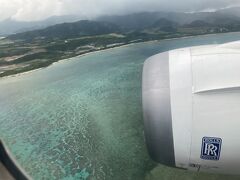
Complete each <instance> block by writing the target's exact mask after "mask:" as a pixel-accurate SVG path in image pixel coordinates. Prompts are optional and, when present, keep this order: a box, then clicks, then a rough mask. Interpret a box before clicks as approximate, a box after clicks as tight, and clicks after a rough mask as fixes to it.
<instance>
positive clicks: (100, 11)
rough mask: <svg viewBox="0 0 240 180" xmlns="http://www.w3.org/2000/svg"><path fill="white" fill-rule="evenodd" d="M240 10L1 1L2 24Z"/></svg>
mask: <svg viewBox="0 0 240 180" xmlns="http://www.w3.org/2000/svg"><path fill="white" fill-rule="evenodd" d="M235 6H240V0H0V21H1V20H4V19H7V18H11V19H14V20H18V21H37V20H42V19H46V18H48V17H50V16H53V15H74V14H77V15H79V16H80V17H83V18H86V17H87V18H94V17H96V16H100V15H112V14H128V13H133V12H140V11H181V12H193V11H214V10H215V9H221V8H226V7H235Z"/></svg>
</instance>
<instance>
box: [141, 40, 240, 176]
mask: <svg viewBox="0 0 240 180" xmlns="http://www.w3.org/2000/svg"><path fill="white" fill-rule="evenodd" d="M142 93H143V112H144V124H145V137H146V143H147V147H148V151H149V154H150V156H151V157H152V158H153V159H154V160H155V161H157V162H159V163H162V164H165V165H168V166H171V167H178V168H184V169H188V170H193V171H207V172H214V173H226V174H240V41H238V42H233V43H228V44H223V45H208V46H199V47H190V48H183V49H177V50H172V51H169V52H164V53H160V54H157V55H155V56H152V57H150V58H149V59H147V60H146V62H145V63H144V70H143V90H142Z"/></svg>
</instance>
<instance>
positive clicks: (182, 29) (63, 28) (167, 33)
mask: <svg viewBox="0 0 240 180" xmlns="http://www.w3.org/2000/svg"><path fill="white" fill-rule="evenodd" d="M136 16H137V15H136ZM125 18H126V17H125ZM138 18H139V16H138ZM105 20H106V21H105V22H104V21H88V20H82V21H77V22H73V23H63V24H57V25H53V26H50V27H47V28H45V29H40V30H32V31H28V32H23V33H17V34H12V35H9V36H7V37H5V38H1V39H0V77H3V76H9V75H14V74H17V73H22V72H26V71H30V70H34V69H38V68H42V67H47V66H49V65H51V64H52V63H54V62H56V61H59V60H62V59H67V58H70V57H74V56H78V55H82V54H86V53H89V52H94V51H99V50H104V49H108V48H113V47H118V46H123V45H127V44H131V43H139V42H145V41H153V40H163V39H170V38H180V37H187V36H196V35H205V34H213V33H226V32H236V31H239V30H240V21H239V20H235V19H234V20H232V19H231V20H229V19H227V20H226V19H224V20H223V19H217V20H215V21H214V22H213V21H212V22H205V21H203V20H194V21H192V22H190V23H188V24H179V23H177V22H175V21H173V20H169V19H167V18H160V19H158V20H156V21H154V22H151V23H150V22H149V21H147V20H146V19H145V20H142V24H141V23H140V24H137V25H135V26H134V25H133V24H132V23H131V22H128V23H129V24H128V25H129V26H127V25H126V24H124V25H122V24H121V23H116V24H115V23H113V22H111V21H110V20H108V19H105ZM107 20H108V22H107ZM135 21H136V20H135ZM144 21H145V22H144ZM119 22H120V21H119ZM137 22H141V20H138V21H137ZM147 22H148V23H147Z"/></svg>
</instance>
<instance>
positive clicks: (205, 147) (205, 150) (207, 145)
mask: <svg viewBox="0 0 240 180" xmlns="http://www.w3.org/2000/svg"><path fill="white" fill-rule="evenodd" d="M221 146H222V139H221V138H216V137H203V138H202V150H201V156H200V157H201V159H206V160H215V161H217V160H219V158H220V152H221Z"/></svg>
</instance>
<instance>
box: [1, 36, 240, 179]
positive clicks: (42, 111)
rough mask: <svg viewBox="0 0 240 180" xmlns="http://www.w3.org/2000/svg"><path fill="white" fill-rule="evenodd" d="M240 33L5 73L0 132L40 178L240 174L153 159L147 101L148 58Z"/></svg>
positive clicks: (139, 47) (124, 49)
mask: <svg viewBox="0 0 240 180" xmlns="http://www.w3.org/2000/svg"><path fill="white" fill-rule="evenodd" d="M233 40H240V33H231V34H221V35H220V34H219V35H208V36H199V37H191V38H186V39H174V40H166V41H161V42H149V43H141V44H134V45H130V46H127V47H121V48H115V49H110V50H106V51H102V52H96V53H92V54H89V55H86V56H82V57H75V58H71V59H69V60H65V61H61V62H59V63H56V64H54V65H52V66H50V67H48V68H45V69H41V70H37V71H34V72H31V73H28V74H24V75H20V76H16V77H8V78H3V79H0V137H1V138H2V139H3V140H4V141H5V142H6V143H7V145H8V147H9V148H10V150H11V151H12V153H13V154H14V155H15V156H16V158H17V160H18V161H19V163H20V164H21V165H22V167H24V169H25V170H26V171H27V172H28V173H29V174H30V175H31V176H32V177H33V178H34V179H100V180H102V179H114V180H118V179H119V180H123V179H124V180H125V179H133V180H135V179H136V180H141V179H147V180H153V179H161V180H164V179H166V180H169V179H171V180H175V179H176V180H179V179H183V180H187V179H188V180H191V179H196V180H198V179H204V180H206V179H211V180H215V179H216V180H219V179H222V180H225V179H227V178H228V179H240V177H232V176H218V175H209V174H194V173H189V172H186V171H182V170H176V169H172V168H167V167H164V166H161V165H157V164H155V163H154V162H152V161H151V160H150V159H149V157H148V154H147V151H146V147H145V143H144V136H143V119H142V109H141V75H142V74H141V73H142V66H143V62H144V60H145V59H146V58H147V57H149V56H151V55H154V54H156V53H158V52H163V51H166V50H170V49H174V48H181V47H186V46H192V45H203V44H208V43H209V44H216V43H224V42H228V41H233Z"/></svg>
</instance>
